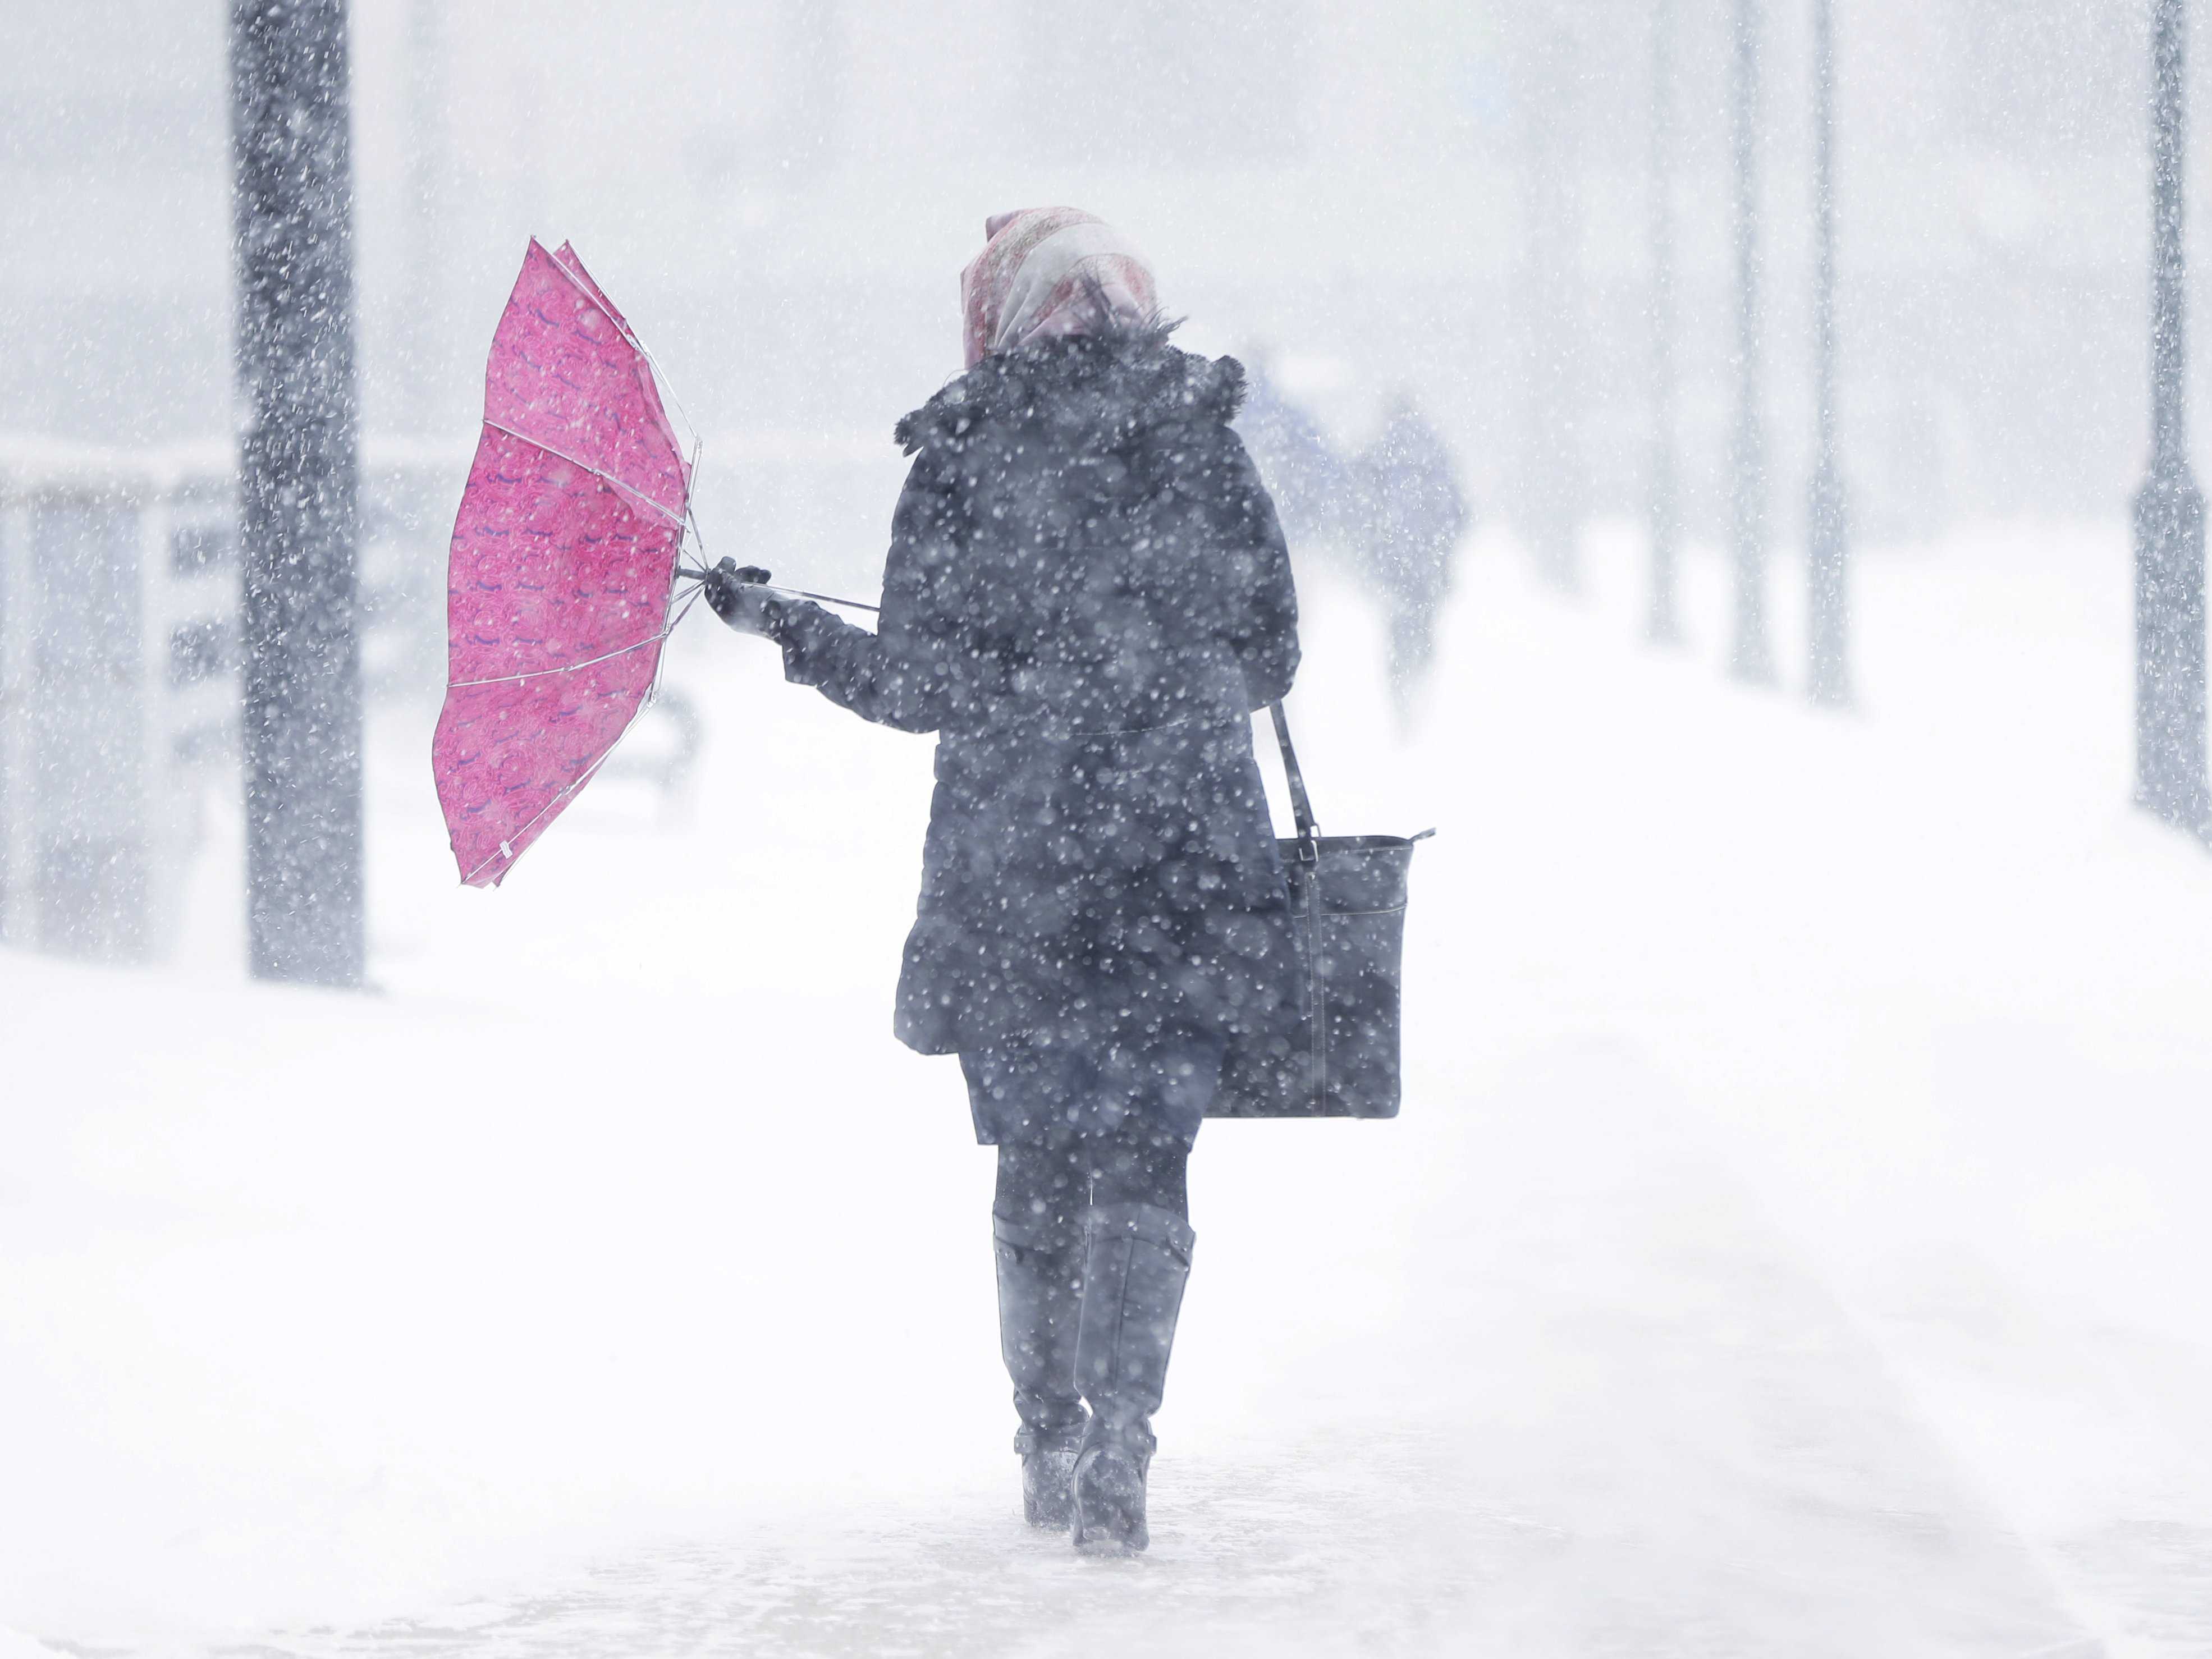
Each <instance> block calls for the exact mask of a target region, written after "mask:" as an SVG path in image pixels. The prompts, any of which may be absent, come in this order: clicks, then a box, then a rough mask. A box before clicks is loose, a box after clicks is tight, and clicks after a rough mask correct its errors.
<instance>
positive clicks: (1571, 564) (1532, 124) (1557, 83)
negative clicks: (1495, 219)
mask: <svg viewBox="0 0 2212 1659" xmlns="http://www.w3.org/2000/svg"><path fill="white" fill-rule="evenodd" d="M1527 50H1528V54H1529V58H1528V66H1529V75H1528V78H1529V81H1530V82H1531V88H1532V94H1533V95H1531V96H1528V97H1527V98H1526V99H1524V100H1522V119H1523V120H1524V122H1525V123H1526V126H1525V129H1524V138H1523V142H1524V144H1525V146H1526V149H1525V158H1524V171H1523V173H1522V188H1523V191H1524V192H1525V201H1526V206H1527V212H1528V233H1527V236H1526V239H1525V240H1526V246H1525V253H1524V257H1523V259H1522V288H1523V295H1524V298H1523V304H1524V307H1525V314H1526V318H1527V322H1528V337H1527V350H1528V373H1527V379H1526V382H1525V385H1526V390H1527V394H1528V423H1527V437H1526V441H1525V448H1524V464H1525V467H1524V470H1525V477H1524V479H1523V484H1524V495H1525V498H1526V507H1525V512H1526V514H1527V520H1528V540H1529V545H1530V548H1531V550H1532V551H1533V552H1534V555H1535V562H1536V570H1537V574H1538V575H1539V576H1540V577H1541V579H1542V580H1544V581H1546V582H1547V583H1549V584H1550V585H1551V586H1553V587H1555V588H1557V589H1559V591H1560V592H1565V593H1573V592H1578V591H1579V590H1580V588H1581V586H1582V572H1581V561H1580V558H1579V556H1578V552H1579V549H1578V545H1577V544H1578V543H1579V541H1580V538H1581V532H1582V523H1583V494H1584V492H1583V454H1582V446H1583V415H1582V400H1583V351H1584V349H1585V348H1584V343H1583V335H1584V333H1585V332H1586V330H1587V318H1586V315H1585V312H1584V307H1583V272H1582V257H1583V256H1582V235H1583V149H1582V142H1581V129H1580V125H1579V123H1580V121H1581V118H1582V114H1583V111H1582V109H1581V107H1580V105H1579V103H1578V99H1579V97H1580V88H1579V84H1578V83H1579V77H1580V75H1581V73H1582V70H1583V52H1582V35H1581V32H1580V25H1579V23H1578V22H1577V18H1576V15H1575V14H1574V13H1573V12H1572V11H1571V10H1555V11H1553V12H1549V13H1546V14H1543V15H1541V16H1539V17H1538V18H1537V19H1536V20H1535V21H1534V33H1533V36H1532V38H1531V39H1530V40H1528V46H1527Z"/></svg>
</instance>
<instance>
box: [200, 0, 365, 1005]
mask: <svg viewBox="0 0 2212 1659" xmlns="http://www.w3.org/2000/svg"><path fill="white" fill-rule="evenodd" d="M230 76H231V106H232V117H231V119H232V126H231V161H232V167H233V180H234V200H233V211H234V223H235V232H236V236H237V246H238V252H237V258H238V315H237V326H238V400H239V415H240V436H239V506H240V531H241V537H240V544H241V553H242V558H241V562H240V567H241V568H240V577H241V581H240V586H241V589H242V607H241V608H242V633H243V638H244V645H245V659H246V660H245V676H244V678H245V688H244V689H245V708H244V722H243V724H244V737H245V751H246V931H247V948H248V955H249V957H250V959H251V961H252V969H253V971H254V973H255V974H256V975H259V976H260V977H262V978H264V979H285V980H303V981H311V982H314V983H319V984H325V985H355V984H358V983H359V982H360V981H361V977H362V957H363V935H362V848H361V818H362V799H361V697H360V673H359V659H358V653H357V651H356V645H355V640H354V580H355V579H354V554H355V544H356V516H357V514H356V491H357V488H358V483H357V477H358V471H359V460H358V456H357V453H356V447H357V430H358V419H359V417H358V407H359V393H358V390H357V387H356V380H355V365H354V317H353V310H354V294H353V178H352V162H351V156H350V146H349V134H348V131H347V118H348V117H347V102H348V82H349V74H348V66H347V53H346V7H345V0H231V9H230Z"/></svg>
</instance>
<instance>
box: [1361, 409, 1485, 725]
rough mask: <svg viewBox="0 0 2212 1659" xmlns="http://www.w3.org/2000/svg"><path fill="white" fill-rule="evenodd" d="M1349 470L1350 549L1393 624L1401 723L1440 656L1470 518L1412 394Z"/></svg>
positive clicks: (1393, 688)
mask: <svg viewBox="0 0 2212 1659" xmlns="http://www.w3.org/2000/svg"><path fill="white" fill-rule="evenodd" d="M1352 474H1353V477H1354V479H1355V481H1356V484H1357V489H1358V502H1359V527H1358V534H1357V536H1356V538H1355V539H1354V543H1353V545H1354V549H1355V551H1356V555H1357V556H1358V562H1359V564H1360V568H1361V574H1362V575H1363V577H1364V585H1365V586H1367V587H1368V589H1369V590H1370V592H1373V593H1375V594H1376V597H1377V599H1379V600H1380V602H1381V603H1382V605H1383V611H1384V613H1385V616H1386V617H1387V619H1388V623H1389V638H1390V644H1389V672H1390V695H1391V699H1392V701H1393V702H1395V704H1396V706H1397V710H1398V718H1399V720H1400V721H1401V723H1402V722H1405V721H1407V720H1410V719H1411V718H1412V712H1413V696H1414V694H1415V693H1416V692H1418V691H1419V689H1420V685H1421V683H1422V681H1423V680H1424V679H1425V678H1426V677H1427V675H1428V671H1429V665H1430V663H1431V661H1432V660H1433V659H1434V658H1435V655H1436V647H1437V613H1438V611H1441V610H1442V608H1443V602H1444V599H1446V597H1447V596H1448V595H1449V593H1450V592H1451V580H1452V563H1453V557H1454V555H1455V552H1456V551H1457V550H1458V547H1459V543H1460V538H1462V536H1464V535H1465V534H1466V533H1467V527H1468V520H1469V517H1470V516H1471V515H1470V513H1469V511H1468V504H1467V498H1466V496H1465V495H1462V493H1461V490H1460V485H1459V477H1458V472H1457V469H1456V468H1455V467H1454V466H1453V465H1452V458H1451V453H1450V452H1449V450H1447V449H1446V448H1445V447H1444V442H1443V438H1441V437H1440V436H1438V435H1437V429H1436V428H1434V427H1432V426H1431V425H1430V424H1429V422H1428V421H1427V420H1426V419H1425V417H1424V416H1422V414H1421V412H1420V410H1419V409H1418V408H1417V407H1416V406H1415V405H1414V403H1413V398H1412V395H1411V394H1410V393H1401V394H1400V395H1399V396H1398V398H1396V399H1395V401H1394V402H1393V403H1392V404H1391V406H1390V412H1389V416H1388V417H1387V418H1386V419H1385V421H1384V422H1383V430H1382V432H1381V433H1380V434H1379V435H1377V436H1376V440H1375V441H1374V442H1373V443H1371V444H1370V445H1368V447H1366V448H1365V449H1364V450H1363V451H1361V452H1360V454H1359V457H1358V459H1357V460H1355V461H1354V462H1353V463H1352Z"/></svg>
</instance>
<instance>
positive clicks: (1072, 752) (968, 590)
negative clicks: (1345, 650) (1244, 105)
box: [771, 332, 1298, 1054]
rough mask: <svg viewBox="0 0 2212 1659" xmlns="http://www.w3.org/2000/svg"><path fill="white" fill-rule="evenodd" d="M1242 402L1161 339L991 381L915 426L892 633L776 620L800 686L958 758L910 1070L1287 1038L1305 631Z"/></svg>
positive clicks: (904, 996)
mask: <svg viewBox="0 0 2212 1659" xmlns="http://www.w3.org/2000/svg"><path fill="white" fill-rule="evenodd" d="M1242 398H1243V370H1242V368H1239V367H1238V365H1237V363H1236V362H1234V361H1233V360H1231V359H1229V358H1222V359H1220V360H1219V361H1218V362H1207V361H1206V360H1205V359H1202V358H1199V357H1195V356H1190V355H1188V353H1185V352H1182V351H1179V350H1177V349H1175V348H1174V347H1173V346H1171V345H1170V344H1169V343H1167V340H1166V338H1165V337H1164V334H1161V333H1157V332H1154V333H1146V334H1142V335H1138V336H1134V337H1129V336H1124V337H1120V338H1116V339H1104V340H1101V339H1086V338H1069V339H1060V340H1055V341H1052V342H1050V343H1045V344H1042V345H1038V346H1034V347H1030V348H1027V349H1023V350H1020V351H1016V352H1011V353H1006V354H1003V355H1001V356H994V357H991V358H987V359H986V360H985V361H984V362H982V363H981V364H979V365H978V366H977V367H975V368H973V369H971V370H969V372H968V373H967V374H963V375H962V376H960V377H959V378H958V379H957V380H953V381H951V383H950V384H948V385H947V386H945V389H944V390H943V391H942V392H939V394H938V395H937V396H936V397H935V398H932V399H931V400H930V401H929V403H928V404H926V405H925V406H924V407H922V408H921V409H919V410H915V413H913V414H912V415H909V416H907V417H906V419H905V420H903V421H902V422H900V423H899V428H898V437H899V441H900V442H901V443H902V445H903V446H904V447H905V448H906V451H907V453H909V454H910V455H912V456H913V457H914V465H913V469H912V471H911V472H910V473H909V475H908V479H907V483H906V488H905V490H904V492H903V493H902V495H901V496H900V498H899V504H898V510H897V514H896V519H895V520H894V522H893V526H892V533H891V545H890V554H889V556H888V558H887V560H886V562H885V568H884V593H883V614H882V617H881V618H880V620H879V623H878V629H877V631H876V632H874V633H869V632H867V631H866V629H859V628H854V627H853V626H851V625H850V624H848V623H845V622H842V621H841V620H840V619H838V618H837V617H833V616H831V615H829V613H828V612H826V611H822V610H820V609H819V608H817V607H816V606H813V605H804V604H787V605H779V606H778V607H776V609H775V611H774V612H773V613H772V618H771V625H772V627H773V629H774V632H775V636H776V638H777V639H778V640H779V641H780V642H781V645H782V647H783V653H784V666H785V673H786V676H787V678H789V679H791V680H793V681H796V682H799V683H800V684H806V685H812V686H815V687H817V688H818V689H819V690H821V691H822V693H823V696H827V697H829V699H830V700H831V701H832V702H836V703H839V704H842V706H843V707H845V708H849V709H851V710H853V712H854V713H855V714H860V715H862V716H864V717H866V719H869V720H878V721H882V722H884V723H885V724H887V725H890V726H897V727H900V728H901V729H902V730H905V731H908V732H932V731H933V732H937V733H938V734H939V736H938V745H937V791H936V796H935V799H934V800H933V804H932V807H931V813H930V823H929V834H928V838H927V842H926V844H925V847H924V850H923V860H922V880H921V903H920V906H919V910H918V914H917V915H916V918H915V926H914V931H913V933H911V934H910V935H909V937H908V941H907V946H906V960H905V966H904V969H903V971H902V975H901V976H900V981H899V994H898V1013H897V1021H896V1029H897V1033H898V1036H899V1037H900V1039H901V1040H902V1042H906V1043H907V1044H908V1046H909V1047H911V1048H917V1049H920V1050H921V1052H923V1053H925V1054H944V1053H948V1052H951V1051H954V1050H974V1049H978V1048H991V1047H997V1046H1001V1045H1003V1044H1005V1043H1006V1042H1011V1041H1014V1040H1017V1039H1029V1040H1032V1041H1045V1042H1066V1043H1071V1044H1079V1045H1083V1046H1085V1047H1089V1048H1099V1047H1102V1046H1104V1045H1107V1044H1112V1043H1128V1042H1135V1043H1147V1042H1154V1041H1157V1040H1158V1039H1159V1037H1160V1036H1162V1035H1163V1034H1164V1033H1165V1034H1170V1035H1172V1034H1174V1033H1176V1032H1178V1031H1181V1030H1198V1031H1208V1032H1210V1031H1222V1032H1225V1033H1228V1034H1231V1035H1234V1034H1237V1033H1238V1032H1244V1031H1249V1032H1253V1033H1255V1034H1257V1033H1265V1034H1269V1035H1272V1034H1274V1033H1278V1032H1280V1031H1282V1030H1285V1027H1286V1025H1287V1023H1288V1022H1289V1021H1290V1019H1291V1018H1292V1017H1293V1015H1294V1012H1295V1009H1296V1006H1297V979H1296V965H1295V961H1294V957H1293V947H1292V943H1291V928H1290V916H1289V903H1288V897H1287V894H1286V891H1285V885H1284V881H1283V874H1282V869H1281V866H1280V864H1279V861H1278V858H1277V854H1276V849H1275V841H1274V833H1273V829H1272V828H1271V827H1270V824H1269V822H1268V817H1267V805H1266V800H1265V797H1264V796H1263V794H1262V793H1261V784H1260V777H1259V772H1258V769H1257V768H1256V766H1255V763H1254V760H1253V754H1252V736H1251V722H1250V719H1249V715H1250V713H1251V711H1253V710H1255V709H1256V708H1261V707H1264V706H1265V705H1266V704H1267V703H1269V702H1273V701H1274V700H1275V699H1277V698H1279V697H1280V696H1282V695H1283V694H1284V693H1285V691H1287V690H1289V689H1290V684H1291V675H1292V674H1293V672H1294V671H1296V669H1297V659H1298V644H1297V599H1296V596H1295V594H1294V592H1293V591H1292V588H1291V571H1290V562H1289V558H1288V556H1287V554H1286V552H1285V548H1284V544H1283V536H1282V532H1281V529H1280V528H1279V526H1278V525H1277V523H1276V520H1275V512H1274V508H1273V505H1272V504H1271V503H1270V502H1269V501H1268V499H1267V491H1266V490H1265V489H1263V488H1262V487H1261V483H1260V481H1259V477H1258V476H1257V474H1256V473H1255V471H1254V470H1253V466H1252V464H1251V461H1250V460H1249V458H1248V457H1247V456H1246V454H1245V453H1244V448H1243V444H1242V443H1241V442H1240V441H1238V439H1237V435H1235V434H1234V433H1233V432H1231V430H1230V428H1229V422H1230V421H1231V418H1232V417H1233V416H1235V415H1236V413H1237V406H1238V404H1239V403H1240V402H1241V400H1242Z"/></svg>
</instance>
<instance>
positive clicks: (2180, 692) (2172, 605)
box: [2135, 0, 2212, 839]
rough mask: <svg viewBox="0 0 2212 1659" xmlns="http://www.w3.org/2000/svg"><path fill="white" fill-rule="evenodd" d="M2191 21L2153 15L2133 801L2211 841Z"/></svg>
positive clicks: (2180, 9)
mask: <svg viewBox="0 0 2212 1659" xmlns="http://www.w3.org/2000/svg"><path fill="white" fill-rule="evenodd" d="M2187 27H2188V12H2187V9H2186V6H2185V0H2154V5H2153V8H2152V11H2151V46H2150V51H2151V116H2150V164H2151V279H2150V284H2151V286H2150V294H2151V341H2150V408H2151V456H2150V475H2149V477H2147V478H2145V479H2144V480H2143V484H2142V489H2140V490H2138V491H2137V492H2136V500H2135V531H2136V805H2139V806H2142V807H2145V808H2148V810H2149V811H2153V812H2155V813H2156V814H2157V815H2158V816H2159V817H2161V818H2163V819H2165V820H2166V822H2167V823H2171V824H2173V825H2174V826H2176V827H2177V828H2179V829H2187V830H2190V831H2191V832H2193V833H2195V834H2197V835H2198V836H2204V837H2206V838H2207V839H2212V796H2208V792H2207V788H2206V780H2205V733H2204V496H2203V492H2202V491H2201V490H2199V489H2197V480H2196V478H2195V477H2193V476H2192V475H2191V471H2190V466H2189V410H2188V404H2187V402H2186V400H2185V394H2186V386H2185V376H2186V374H2187V372H2188V365H2189V349H2188V339H2187V335H2186V325H2187V316H2186V313H2185V299H2186V291H2185V287H2184V283H2185V255H2184V252H2183V242H2182V228H2183V219H2182V212H2183V204H2184V201H2185V197H2184V193H2183V190H2182V167H2183V163H2184V161H2185V158H2186V155H2187V150H2186V148H2185V145H2186V137H2185V104H2184V99H2185V91H2186V77H2185V66H2186V62H2187V46H2188V38H2187Z"/></svg>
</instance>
